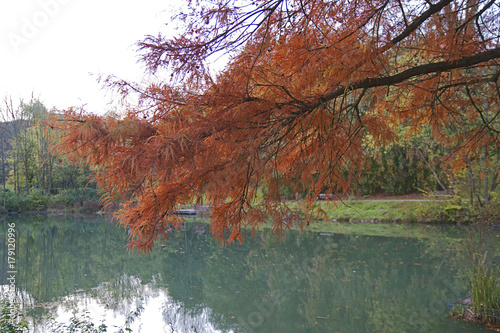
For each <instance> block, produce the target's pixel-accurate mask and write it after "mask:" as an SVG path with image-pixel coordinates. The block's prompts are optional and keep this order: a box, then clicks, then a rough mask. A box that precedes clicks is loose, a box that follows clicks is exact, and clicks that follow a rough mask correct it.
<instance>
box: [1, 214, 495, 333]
mask: <svg viewBox="0 0 500 333" xmlns="http://www.w3.org/2000/svg"><path fill="white" fill-rule="evenodd" d="M0 221H2V223H1V224H0V225H1V226H0V254H1V259H0V260H1V264H2V266H1V267H2V268H1V269H2V270H1V271H0V281H1V282H0V283H1V284H4V285H5V284H7V282H6V279H7V273H6V269H4V267H6V260H7V259H6V257H7V254H6V248H7V245H6V237H7V236H6V231H7V225H8V223H12V222H14V223H15V224H16V231H17V235H16V240H17V275H16V284H17V287H18V292H19V293H18V294H19V297H20V298H22V301H23V303H24V306H25V309H26V314H27V318H28V319H29V321H30V323H31V331H32V332H50V330H51V327H54V325H55V324H54V320H52V321H50V320H48V319H47V317H48V316H51V317H53V318H55V321H56V322H67V321H68V320H69V319H70V318H71V317H72V316H73V314H75V313H77V314H79V315H82V314H85V313H86V315H87V316H88V317H89V319H90V320H91V321H92V322H94V323H96V324H100V323H101V322H104V323H105V324H106V325H107V326H108V332H116V331H118V330H119V329H124V328H126V327H130V328H131V329H132V330H133V332H148V333H150V332H151V333H155V332H234V333H236V332H249V333H250V332H384V333H390V332H398V333H399V332H484V331H485V330H484V329H483V328H481V327H480V326H476V325H473V324H469V323H464V322H460V321H457V320H454V319H452V318H449V317H448V316H447V312H448V306H447V304H448V302H450V301H453V300H455V299H457V298H460V297H462V296H464V295H465V294H466V293H467V282H466V276H465V271H464V270H465V264H464V257H463V256H464V253H462V252H466V251H465V250H464V244H465V243H467V242H466V241H465V237H466V235H467V234H468V230H467V229H465V228H463V227H462V228H458V227H436V226H422V225H418V226H415V225H413V226H411V225H409V226H405V227H404V228H406V229H407V230H405V231H404V233H403V234H404V237H403V236H397V237H394V236H391V237H389V236H380V235H378V236H377V235H373V234H384V232H383V231H384V229H386V230H389V229H390V228H391V226H390V225H378V226H376V227H375V229H377V228H378V230H379V231H377V230H375V232H374V233H373V234H372V235H371V236H361V235H355V234H320V233H302V234H298V233H290V234H288V235H287V238H286V239H284V240H281V241H280V240H276V239H274V238H273V236H272V235H271V234H269V233H267V232H262V233H259V234H258V235H257V236H255V237H251V236H248V237H247V238H246V239H245V242H244V243H243V244H235V245H233V246H230V247H227V248H223V247H221V246H220V245H219V244H218V243H217V242H216V241H214V240H213V239H212V238H211V237H210V231H209V228H208V225H207V224H203V223H187V224H186V226H185V228H184V230H179V231H178V232H177V233H175V234H174V236H173V238H172V239H171V240H170V241H168V242H166V243H161V244H158V245H157V246H156V247H155V249H154V251H153V253H150V254H148V255H146V256H140V255H137V254H135V253H132V254H130V253H129V252H128V251H127V250H126V249H125V248H124V246H125V244H126V241H127V235H126V234H125V233H124V231H123V230H122V229H120V228H118V227H116V226H114V225H113V224H112V223H109V222H107V221H106V220H105V219H103V218H99V217H91V218H88V217H87V218H84V217H78V218H76V219H75V218H74V217H72V218H68V217H58V218H53V217H51V218H48V217H46V216H39V215H36V216H23V217H19V216H18V217H5V218H3V219H2V220H0ZM367 227H368V225H367ZM370 228H374V226H370ZM495 237H496V236H495V235H493V243H492V244H495V241H496V240H497V238H495Z"/></svg>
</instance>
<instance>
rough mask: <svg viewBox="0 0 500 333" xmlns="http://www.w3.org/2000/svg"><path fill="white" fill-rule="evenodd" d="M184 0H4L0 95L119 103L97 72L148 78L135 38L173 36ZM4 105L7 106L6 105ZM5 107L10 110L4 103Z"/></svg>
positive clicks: (95, 108)
mask: <svg viewBox="0 0 500 333" xmlns="http://www.w3.org/2000/svg"><path fill="white" fill-rule="evenodd" d="M180 3H182V0H0V100H1V101H3V99H4V97H5V96H12V98H13V101H14V103H16V102H17V101H18V100H19V98H23V99H24V100H29V99H30V98H31V95H32V94H34V96H35V97H38V98H40V100H41V101H42V102H43V103H44V104H45V106H46V107H47V108H49V109H51V108H52V107H56V108H58V109H64V108H67V107H69V106H82V105H83V104H86V107H85V109H86V110H87V111H90V112H94V113H104V112H106V111H108V110H110V109H112V107H111V105H110V104H109V103H110V102H112V103H114V104H117V103H116V102H117V100H118V97H117V96H113V94H112V93H111V92H109V91H107V90H103V89H102V87H101V85H100V84H99V83H97V76H98V75H100V74H102V75H103V77H106V76H108V75H110V74H113V75H115V76H117V77H119V78H122V79H126V80H133V81H141V78H142V77H143V75H144V68H143V66H142V64H139V63H137V59H138V58H137V53H136V52H135V49H136V46H135V43H136V42H137V41H138V40H141V39H142V38H143V37H144V36H145V35H147V34H152V35H157V34H158V32H160V31H161V32H163V33H165V34H168V32H167V29H170V31H173V30H172V27H170V26H168V27H167V26H165V24H166V23H169V22H168V20H169V17H170V15H171V14H172V11H173V10H174V8H175V7H176V6H174V4H180ZM2 106H3V105H2ZM0 109H3V107H2V108H0Z"/></svg>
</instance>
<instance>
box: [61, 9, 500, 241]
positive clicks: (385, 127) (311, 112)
mask: <svg viewBox="0 0 500 333" xmlns="http://www.w3.org/2000/svg"><path fill="white" fill-rule="evenodd" d="M178 18H179V19H180V20H181V21H182V22H186V23H185V25H184V27H185V29H184V31H183V32H182V33H181V34H180V35H178V36H175V37H166V36H163V35H161V34H159V35H158V36H147V37H146V38H145V39H144V40H143V41H142V42H140V43H139V44H138V46H139V51H140V52H141V54H142V60H143V61H144V63H145V64H146V65H147V67H148V69H149V70H150V71H151V72H154V73H163V72H160V71H161V70H162V69H168V70H170V73H171V76H170V79H167V80H165V81H164V82H161V83H152V84H151V85H149V86H148V87H145V88H144V89H142V88H140V87H138V86H137V85H135V84H131V83H128V82H124V81H120V80H117V79H114V78H109V79H108V81H107V82H108V83H109V84H110V85H111V86H114V87H116V88H118V89H119V90H120V91H121V92H123V93H124V94H126V93H127V92H129V91H140V92H141V102H140V105H139V106H138V107H137V108H130V109H127V110H126V112H125V113H124V115H123V116H121V117H120V118H116V117H111V116H104V117H98V116H95V115H91V114H81V113H80V112H78V111H77V110H75V109H70V110H67V111H66V112H65V114H64V116H63V117H56V119H54V121H53V122H52V124H51V126H52V127H55V128H56V129H58V130H59V131H60V134H61V141H60V142H61V143H60V145H59V146H58V148H59V149H61V150H64V151H66V152H67V153H68V154H69V155H70V156H71V157H72V158H73V159H75V160H76V159H79V158H83V159H85V160H86V161H87V162H89V163H91V164H93V165H95V166H97V167H98V168H99V170H98V174H97V181H98V183H99V185H100V186H101V188H103V189H104V190H105V191H106V192H107V196H106V200H112V199H114V198H116V197H118V198H123V199H124V201H123V204H122V209H121V210H120V211H119V212H118V213H117V218H119V220H120V222H121V223H122V224H123V225H125V226H126V227H127V228H128V230H129V231H130V233H131V235H132V237H133V240H132V241H131V243H130V245H131V246H132V247H138V248H139V249H140V250H148V249H151V248H152V246H153V244H154V241H155V240H156V239H157V238H159V237H160V238H163V237H166V236H165V235H166V233H167V232H169V231H170V230H173V229H175V228H172V226H173V227H176V226H177V225H178V224H179V218H178V217H177V215H176V214H175V213H176V211H177V210H178V207H179V204H184V203H199V202H201V200H203V202H205V203H208V204H209V205H211V206H213V212H212V219H211V226H212V233H213V235H214V237H216V238H217V239H219V240H221V241H229V242H232V241H234V240H235V239H241V236H242V234H241V228H242V227H245V226H246V227H250V228H252V229H254V230H255V229H258V227H259V224H260V223H262V222H264V221H266V220H267V221H269V222H270V223H271V225H272V228H273V230H274V231H275V232H276V233H277V234H280V233H282V232H285V231H286V230H288V229H289V228H290V227H291V225H292V224H293V223H295V221H294V214H293V212H291V211H290V210H289V209H288V208H287V207H286V205H285V204H284V202H283V200H282V197H281V195H280V188H281V187H282V185H283V184H285V185H288V186H291V187H292V188H293V189H294V191H298V192H300V191H302V190H304V189H307V192H308V198H309V200H306V201H304V204H305V205H306V206H307V207H308V208H310V209H309V212H310V214H309V215H308V216H305V218H306V219H304V220H301V221H307V218H308V217H311V216H313V215H314V214H320V213H321V212H318V211H314V209H312V207H313V205H312V200H314V199H315V198H316V197H317V195H318V194H319V193H320V192H322V191H325V190H326V191H328V193H337V192H339V191H347V190H349V189H350V187H351V185H352V184H353V181H354V180H355V179H356V177H357V174H356V173H355V170H360V169H363V168H368V167H369V165H368V163H367V159H366V154H365V151H364V149H363V143H364V140H365V138H366V137H367V136H369V137H370V139H371V140H372V142H373V144H374V145H376V146H384V145H388V144H390V143H393V142H395V141H396V140H397V139H398V132H397V128H398V126H399V124H401V123H404V124H405V126H407V131H408V135H411V133H417V132H418V131H419V130H420V128H421V127H422V126H423V125H426V126H430V128H431V131H432V135H433V137H434V139H435V140H438V141H439V142H441V143H442V144H444V145H446V146H447V147H454V148H453V149H454V150H453V154H454V156H456V157H457V158H455V161H456V163H455V167H457V168H459V167H463V165H464V159H463V158H461V156H462V155H463V154H465V152H467V151H478V149H480V147H491V146H493V147H496V146H498V133H499V131H500V129H499V126H498V114H499V113H500V108H499V103H498V101H499V97H500V89H499V87H498V83H499V82H498V79H499V76H500V71H499V66H498V65H499V64H498V59H499V58H500V48H499V46H498V45H499V42H500V33H499V29H498V27H499V26H500V24H499V18H500V8H499V4H498V2H497V1H494V0H488V1H487V0H455V1H453V0H436V1H397V0H376V1H372V0H364V1H363V0H362V1H359V0H358V1H321V0H309V1H294V0H288V1H287V0H274V1H262V0H261V1H252V2H245V1H241V2H240V1H238V2H225V1H216V2H210V3H193V2H190V3H189V11H187V12H185V13H183V14H181V15H179V16H178ZM224 55H226V56H228V57H229V61H228V63H227V66H226V67H225V68H224V69H223V70H222V71H220V72H219V73H218V74H216V75H215V74H212V71H211V67H210V64H211V63H212V62H213V61H214V59H216V58H217V57H220V56H224ZM479 92H480V96H479V95H478V93H479ZM479 97H480V102H481V103H479ZM485 107H487V108H488V115H487V116H486V113H485ZM61 118H62V120H63V121H60V120H61ZM476 120H478V121H476ZM474 121H476V122H474ZM465 123H467V124H475V125H474V126H469V127H468V128H467V129H466V130H462V127H461V126H462V125H464V124H465ZM297 175H300V179H299V181H297ZM262 185H265V186H266V188H267V191H266V193H265V195H263V197H262V198H259V199H260V200H257V198H258V194H259V192H258V189H259V187H261V186H262ZM301 223H304V222H301Z"/></svg>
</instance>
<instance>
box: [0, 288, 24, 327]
mask: <svg viewBox="0 0 500 333" xmlns="http://www.w3.org/2000/svg"><path fill="white" fill-rule="evenodd" d="M22 317H23V315H22V312H21V310H19V309H17V308H15V307H14V308H13V307H12V304H11V302H10V301H9V300H8V299H7V298H4V297H2V298H1V299H0V332H2V333H22V332H28V322H27V321H20V319H22Z"/></svg>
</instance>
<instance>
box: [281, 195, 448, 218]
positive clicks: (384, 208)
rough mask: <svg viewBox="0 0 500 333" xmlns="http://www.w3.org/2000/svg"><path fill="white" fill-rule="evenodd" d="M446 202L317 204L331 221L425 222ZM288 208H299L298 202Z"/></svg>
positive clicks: (396, 201) (339, 202)
mask: <svg viewBox="0 0 500 333" xmlns="http://www.w3.org/2000/svg"><path fill="white" fill-rule="evenodd" d="M445 205H446V202H439V201H398V200H346V201H344V202H342V201H335V202H323V201H320V202H317V203H316V207H318V208H320V209H322V210H323V211H324V212H325V213H326V215H327V216H328V218H329V219H330V220H332V221H351V222H427V221H429V220H430V219H429V218H428V216H431V215H432V214H431V213H430V210H435V211H440V210H442V209H444V207H445ZM290 206H291V207H293V208H295V209H301V208H300V202H292V203H290Z"/></svg>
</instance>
